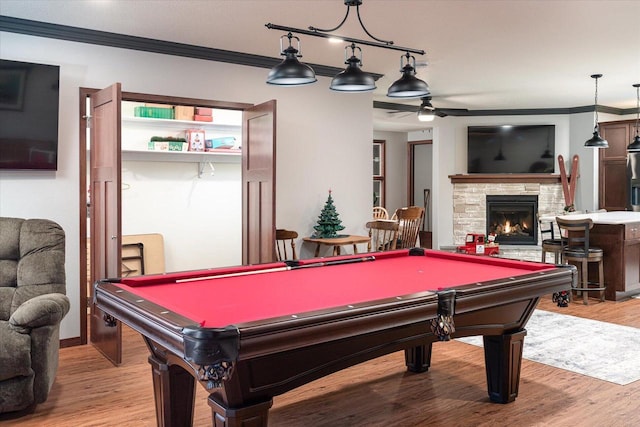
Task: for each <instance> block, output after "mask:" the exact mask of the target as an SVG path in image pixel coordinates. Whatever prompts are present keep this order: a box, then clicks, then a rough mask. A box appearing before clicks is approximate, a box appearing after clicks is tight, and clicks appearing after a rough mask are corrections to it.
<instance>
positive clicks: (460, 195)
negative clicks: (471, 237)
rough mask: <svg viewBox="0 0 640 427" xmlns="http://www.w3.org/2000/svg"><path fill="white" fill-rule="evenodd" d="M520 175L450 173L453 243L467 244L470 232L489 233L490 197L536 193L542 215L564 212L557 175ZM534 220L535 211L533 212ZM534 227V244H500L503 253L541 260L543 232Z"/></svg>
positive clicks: (532, 194)
mask: <svg viewBox="0 0 640 427" xmlns="http://www.w3.org/2000/svg"><path fill="white" fill-rule="evenodd" d="M531 175H532V174H528V175H517V174H509V175H506V174H502V175H500V174H496V175H484V176H483V175H482V174H477V176H476V175H473V174H472V175H451V176H450V178H451V182H452V183H453V242H454V245H462V244H464V241H465V237H466V235H467V233H487V196H513V195H515V196H533V197H536V198H537V200H538V207H537V209H538V212H539V214H540V215H541V216H548V215H557V214H560V213H562V210H563V208H564V198H563V195H562V185H561V184H560V179H559V176H558V175H543V176H535V177H531ZM533 219H534V220H535V213H534V214H533ZM534 222H536V224H535V226H536V230H535V231H534V234H535V243H514V242H510V244H505V243H504V242H502V243H501V245H500V253H501V255H504V256H506V257H509V258H516V259H528V260H532V261H539V260H540V257H541V253H540V242H541V239H540V231H539V230H538V229H537V221H534Z"/></svg>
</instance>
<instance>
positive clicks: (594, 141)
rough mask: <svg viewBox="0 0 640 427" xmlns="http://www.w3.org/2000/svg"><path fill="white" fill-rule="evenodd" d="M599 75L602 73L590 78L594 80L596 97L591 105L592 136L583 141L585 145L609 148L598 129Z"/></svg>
mask: <svg viewBox="0 0 640 427" xmlns="http://www.w3.org/2000/svg"><path fill="white" fill-rule="evenodd" d="M600 77H602V74H592V75H591V78H592V79H595V80H596V97H595V103H594V105H593V120H594V125H593V137H591V139H589V140H587V142H585V143H584V146H585V147H592V148H609V143H608V142H607V140H606V139H603V138H601V137H600V131H599V129H598V79H599V78H600Z"/></svg>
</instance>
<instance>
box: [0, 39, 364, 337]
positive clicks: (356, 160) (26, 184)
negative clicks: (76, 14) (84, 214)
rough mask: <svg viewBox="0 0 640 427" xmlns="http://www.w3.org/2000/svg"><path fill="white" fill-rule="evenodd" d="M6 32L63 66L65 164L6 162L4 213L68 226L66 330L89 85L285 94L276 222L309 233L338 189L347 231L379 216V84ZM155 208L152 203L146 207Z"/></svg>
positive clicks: (249, 98)
mask: <svg viewBox="0 0 640 427" xmlns="http://www.w3.org/2000/svg"><path fill="white" fill-rule="evenodd" d="M0 39H1V40H2V51H1V53H0V54H1V55H2V58H4V59H11V60H16V61H25V62H37V63H44V64H53V65H60V67H61V69H60V77H61V78H60V113H59V121H60V122H59V123H60V130H59V139H60V144H59V162H58V171H57V172H55V173H54V172H18V171H15V172H14V171H4V172H0V215H2V216H16V217H28V218H34V217H45V218H50V219H53V220H55V221H57V222H59V223H60V224H61V225H62V227H63V228H64V229H65V231H66V234H67V251H66V255H67V262H66V271H67V294H68V295H69V297H70V299H71V301H72V309H71V312H70V313H69V314H68V315H67V317H66V318H65V319H64V321H63V324H62V329H61V338H72V337H78V336H79V335H80V331H79V327H80V320H79V316H80V295H81V294H80V285H79V282H80V281H81V278H80V277H79V268H80V266H79V248H80V242H79V233H80V230H79V217H78V213H79V211H80V209H79V203H80V201H79V197H78V192H79V182H80V179H81V177H79V159H78V156H79V150H78V140H79V135H78V132H79V108H78V105H79V99H78V96H79V88H80V87H90V88H103V87H106V86H109V85H110V84H112V83H114V82H121V83H122V88H123V90H124V91H129V92H140V93H149V94H160V95H170V96H180V97H190V98H204V99H213V100H221V101H236V102H245V103H253V104H258V103H261V102H264V101H267V100H270V99H276V100H277V108H278V110H277V116H276V117H277V150H276V152H277V153H276V156H277V172H276V175H277V176H276V186H277V190H276V224H277V226H278V227H283V228H290V229H295V230H297V231H298V232H299V233H300V236H301V237H302V236H307V235H309V234H310V233H311V232H312V231H313V225H315V222H316V220H317V217H318V215H319V213H320V210H321V209H322V207H323V206H324V203H325V201H326V198H327V194H328V193H327V192H328V190H329V189H331V190H332V191H333V193H332V194H333V198H334V200H335V204H336V208H337V210H338V213H339V214H340V218H341V220H342V222H343V224H344V225H345V227H346V229H345V231H346V232H349V233H352V234H361V233H364V232H365V229H364V224H365V223H366V221H367V220H368V219H369V218H370V216H371V135H372V134H373V127H372V113H371V103H372V99H371V95H370V94H343V93H336V92H332V91H330V90H329V89H328V86H329V78H325V77H319V81H318V83H316V84H315V85H310V86H305V87H298V88H278V87H272V86H269V85H267V84H265V83H264V81H265V78H266V75H267V73H268V70H266V69H259V68H253V67H246V66H235V65H231V64H224V63H216V62H211V61H204V60H198V59H189V58H179V57H171V56H167V55H159V54H154V53H146V52H137V51H130V50H125V49H117V48H110V47H102V46H93V45H86V44H82V43H75V42H67V41H61V40H53V39H45V38H39V37H32V36H26V35H19V34H13V33H6V32H0ZM82 179H84V177H82ZM148 214H149V209H146V210H144V211H142V212H141V215H148ZM299 244H300V242H299ZM300 246H302V249H303V250H304V251H308V250H309V248H307V247H306V245H300ZM194 250H206V247H204V248H194ZM82 280H84V279H82Z"/></svg>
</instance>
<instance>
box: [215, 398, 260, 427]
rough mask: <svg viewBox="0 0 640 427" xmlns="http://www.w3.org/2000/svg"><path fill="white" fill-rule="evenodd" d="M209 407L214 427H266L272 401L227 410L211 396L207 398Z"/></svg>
mask: <svg viewBox="0 0 640 427" xmlns="http://www.w3.org/2000/svg"><path fill="white" fill-rule="evenodd" d="M208 402H209V406H210V407H211V415H212V416H213V426H214V427H267V421H268V418H267V416H268V414H269V408H271V405H273V399H269V400H267V401H265V402H261V403H257V404H255V405H251V406H244V407H242V408H227V407H226V406H225V405H224V404H222V403H220V402H218V401H217V400H216V399H215V398H214V397H213V396H209V399H208Z"/></svg>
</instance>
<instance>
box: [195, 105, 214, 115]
mask: <svg viewBox="0 0 640 427" xmlns="http://www.w3.org/2000/svg"><path fill="white" fill-rule="evenodd" d="M196 115H198V116H211V115H213V110H212V109H211V108H207V107H196Z"/></svg>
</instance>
